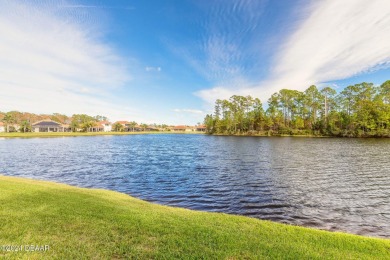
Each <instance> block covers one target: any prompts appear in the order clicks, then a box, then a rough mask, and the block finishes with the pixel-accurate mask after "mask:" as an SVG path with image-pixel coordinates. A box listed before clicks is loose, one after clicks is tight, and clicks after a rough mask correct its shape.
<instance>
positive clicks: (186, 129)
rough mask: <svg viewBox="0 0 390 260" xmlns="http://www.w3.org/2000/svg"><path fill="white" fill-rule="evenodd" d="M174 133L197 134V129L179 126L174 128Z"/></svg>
mask: <svg viewBox="0 0 390 260" xmlns="http://www.w3.org/2000/svg"><path fill="white" fill-rule="evenodd" d="M173 131H174V132H195V128H194V127H193V126H186V125H178V126H175V127H173Z"/></svg>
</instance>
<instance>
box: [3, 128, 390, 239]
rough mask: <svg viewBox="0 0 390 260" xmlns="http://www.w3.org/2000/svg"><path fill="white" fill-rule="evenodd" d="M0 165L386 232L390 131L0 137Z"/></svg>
mask: <svg viewBox="0 0 390 260" xmlns="http://www.w3.org/2000/svg"><path fill="white" fill-rule="evenodd" d="M0 173H2V174H4V175H9V176H20V177H29V178H34V179H40V180H49V181H56V182H62V183H67V184H71V185H77V186H81V187H94V188H105V189H111V190H116V191H119V192H124V193H127V194H130V195H132V196H135V197H138V198H141V199H144V200H147V201H151V202H155V203H160V204H165V205H172V206H178V207H184V208H189V209H196V210H204V211H214V212H225V213H231V214H240V215H245V216H250V217H255V218H260V219H267V220H272V221H277V222H282V223H289V224H294V225H300V226H308V227H315V228H319V229H325V230H331V231H344V232H349V233H354V234H360V235H367V236H375V237H387V238H389V237H390V139H348V138H299V137H292V138H290V137H279V138H278V137H226V136H207V135H180V134H155V135H128V136H91V137H62V138H61V137H60V138H29V139H22V138H19V139H4V138H3V139H0Z"/></svg>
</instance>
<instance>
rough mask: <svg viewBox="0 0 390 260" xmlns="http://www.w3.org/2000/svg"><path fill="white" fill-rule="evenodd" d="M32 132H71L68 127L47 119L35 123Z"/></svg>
mask: <svg viewBox="0 0 390 260" xmlns="http://www.w3.org/2000/svg"><path fill="white" fill-rule="evenodd" d="M31 128H32V132H70V131H71V128H70V127H69V126H68V125H63V124H61V123H58V122H56V121H53V120H50V119H46V120H41V121H38V122H35V123H33V124H32V125H31Z"/></svg>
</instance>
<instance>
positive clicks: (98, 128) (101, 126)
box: [88, 121, 112, 132]
mask: <svg viewBox="0 0 390 260" xmlns="http://www.w3.org/2000/svg"><path fill="white" fill-rule="evenodd" d="M88 131H89V132H111V131H112V124H111V123H110V122H108V121H100V122H96V123H95V125H94V126H92V127H90V128H88Z"/></svg>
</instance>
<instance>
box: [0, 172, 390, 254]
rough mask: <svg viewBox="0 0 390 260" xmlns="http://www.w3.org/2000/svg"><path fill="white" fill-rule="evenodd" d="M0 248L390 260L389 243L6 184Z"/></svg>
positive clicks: (105, 194)
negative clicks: (2, 246) (38, 247)
mask: <svg viewBox="0 0 390 260" xmlns="http://www.w3.org/2000/svg"><path fill="white" fill-rule="evenodd" d="M0 203H1V204H0V205H1V207H0V246H1V245H40V246H41V245H49V246H50V248H49V250H48V251H45V252H41V251H35V252H26V251H18V252H4V251H0V258H2V257H5V258H13V259H20V258H26V259H27V258H29V259H44V258H49V259H53V258H55V259H122V258H139V259H150V258H153V259H176V258H181V259H201V258H205V259H390V240H384V239H374V238H367V237H361V236H356V235H349V234H343V233H331V232H326V231H319V230H314V229H309V228H303V227H295V226H289V225H283V224H278V223H273V222H269V221H262V220H257V219H252V218H247V217H241V216H232V215H227V214H221V213H206V212H198V211H192V210H186V209H181V208H173V207H167V206H160V205H156V204H152V203H148V202H145V201H142V200H139V199H135V198H132V197H130V196H127V195H125V194H121V193H117V192H113V191H106V190H97V189H82V188H76V187H72V186H67V185H63V184H56V183H50V182H42V181H33V180H27V179H22V178H14V177H4V176H0Z"/></svg>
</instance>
